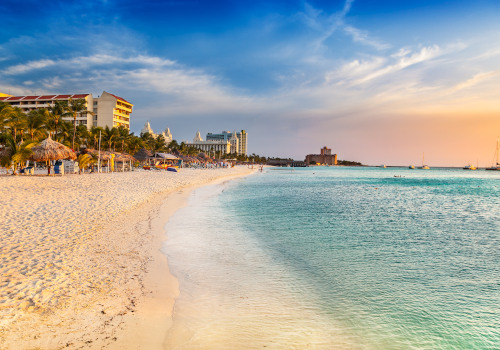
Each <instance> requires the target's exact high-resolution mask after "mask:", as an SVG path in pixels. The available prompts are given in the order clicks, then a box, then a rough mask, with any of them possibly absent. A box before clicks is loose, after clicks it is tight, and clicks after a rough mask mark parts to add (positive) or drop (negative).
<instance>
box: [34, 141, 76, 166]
mask: <svg viewBox="0 0 500 350" xmlns="http://www.w3.org/2000/svg"><path fill="white" fill-rule="evenodd" d="M31 151H32V152H33V154H32V155H31V159H32V160H34V161H37V162H43V161H47V160H58V159H71V160H75V159H76V154H75V152H73V151H72V150H71V148H69V147H66V146H64V145H63V144H62V143H59V142H57V141H54V140H52V139H51V138H50V136H49V137H47V138H46V139H45V140H43V141H42V142H40V144H38V145H36V146H34V147H33V148H32V149H31Z"/></svg>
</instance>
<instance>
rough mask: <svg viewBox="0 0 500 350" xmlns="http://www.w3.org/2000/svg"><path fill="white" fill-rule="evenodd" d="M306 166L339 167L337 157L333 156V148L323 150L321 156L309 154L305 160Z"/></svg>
mask: <svg viewBox="0 0 500 350" xmlns="http://www.w3.org/2000/svg"><path fill="white" fill-rule="evenodd" d="M305 163H306V164H311V163H313V164H324V165H337V155H336V154H332V150H331V148H327V147H326V146H325V147H323V148H322V149H321V153H320V154H308V155H307V156H306V159H305Z"/></svg>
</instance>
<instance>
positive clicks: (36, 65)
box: [5, 59, 57, 75]
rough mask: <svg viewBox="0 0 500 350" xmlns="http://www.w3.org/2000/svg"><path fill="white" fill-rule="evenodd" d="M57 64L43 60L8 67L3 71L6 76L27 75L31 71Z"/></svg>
mask: <svg viewBox="0 0 500 350" xmlns="http://www.w3.org/2000/svg"><path fill="white" fill-rule="evenodd" d="M56 64H57V63H56V61H54V60H49V59H44V60H38V61H31V62H28V63H25V64H18V65H15V66H11V67H8V68H7V69H6V71H5V74H7V75H18V74H23V73H28V72H30V71H33V70H39V69H43V68H47V67H53V66H55V65H56Z"/></svg>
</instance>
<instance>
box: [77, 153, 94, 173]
mask: <svg viewBox="0 0 500 350" xmlns="http://www.w3.org/2000/svg"><path fill="white" fill-rule="evenodd" d="M77 160H78V167H79V168H80V172H79V173H81V171H83V172H85V168H88V167H89V166H90V165H91V164H93V163H95V159H94V158H93V157H92V156H91V155H90V154H88V153H87V154H80V155H79V156H78V159H77Z"/></svg>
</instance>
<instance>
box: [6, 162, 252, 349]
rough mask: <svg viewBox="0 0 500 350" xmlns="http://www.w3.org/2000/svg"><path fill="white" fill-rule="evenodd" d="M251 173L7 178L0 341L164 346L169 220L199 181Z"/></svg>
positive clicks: (170, 289) (170, 281)
mask: <svg viewBox="0 0 500 350" xmlns="http://www.w3.org/2000/svg"><path fill="white" fill-rule="evenodd" d="M252 172H255V169H254V170H252V169H247V168H236V169H219V170H212V169H210V170H208V169H205V170H187V171H182V172H181V173H176V174H174V175H172V174H167V173H166V172H165V173H149V172H132V173H116V174H111V176H110V174H105V175H103V176H99V175H97V176H92V177H88V176H85V175H82V176H72V177H57V178H53V177H44V178H40V177H36V178H30V177H2V178H1V179H0V181H1V182H2V188H0V197H2V198H3V199H5V201H4V202H3V203H0V211H1V212H3V213H5V214H6V215H4V216H3V217H2V218H0V223H1V224H2V225H0V226H1V227H2V232H1V233H2V242H1V243H0V244H1V248H2V256H1V259H2V260H1V261H0V262H1V264H0V272H1V274H2V278H1V280H0V316H1V317H0V319H1V321H0V347H1V348H5V349H18V348H28V349H31V348H42V349H60V348H103V349H118V348H121V349H123V348H132V349H134V348H144V349H146V348H147V349H151V348H153V349H154V348H162V343H163V340H164V337H165V334H166V332H167V330H168V328H169V327H170V325H171V322H172V319H171V311H172V307H173V303H174V299H175V296H176V295H177V294H178V284H177V280H176V279H175V277H173V276H172V275H171V274H170V273H169V270H168V263H167V258H166V256H165V255H163V254H162V253H161V251H160V249H161V247H162V245H163V242H164V241H165V240H166V239H167V236H166V233H165V224H166V222H167V221H168V218H169V217H170V216H171V215H172V214H173V213H174V212H175V211H176V210H177V209H179V208H181V207H182V206H183V205H185V203H186V202H187V201H186V200H187V198H188V196H189V194H190V193H191V191H192V190H193V189H195V188H197V187H201V186H204V185H208V184H210V183H214V182H217V181H227V180H229V179H231V178H235V177H242V176H246V175H249V174H251V173H252ZM179 175H180V176H179ZM68 185H71V186H72V187H71V188H70V189H69V190H68ZM75 186H76V187H75ZM92 191H95V192H94V193H92ZM28 194H29V195H28Z"/></svg>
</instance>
